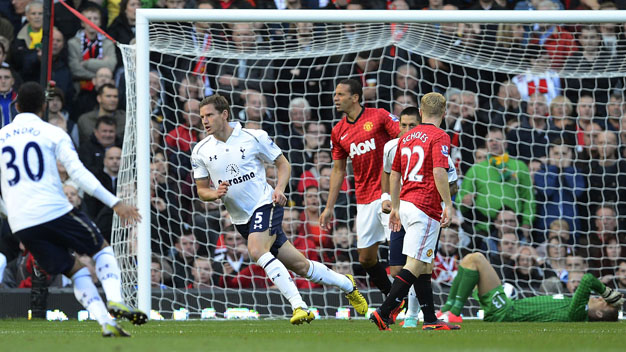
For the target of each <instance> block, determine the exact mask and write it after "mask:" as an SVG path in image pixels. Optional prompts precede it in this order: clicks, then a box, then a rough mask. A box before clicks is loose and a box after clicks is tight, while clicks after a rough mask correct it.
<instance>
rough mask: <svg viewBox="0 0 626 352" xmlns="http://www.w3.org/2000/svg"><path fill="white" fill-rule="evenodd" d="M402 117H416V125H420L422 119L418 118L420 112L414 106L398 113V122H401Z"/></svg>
mask: <svg viewBox="0 0 626 352" xmlns="http://www.w3.org/2000/svg"><path fill="white" fill-rule="evenodd" d="M402 115H408V116H415V117H417V123H418V124H420V123H422V117H421V116H420V110H419V109H418V108H416V107H415V106H408V107H406V108H404V110H402V112H401V113H400V116H398V117H399V118H400V122H402Z"/></svg>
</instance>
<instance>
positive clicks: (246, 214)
mask: <svg viewBox="0 0 626 352" xmlns="http://www.w3.org/2000/svg"><path fill="white" fill-rule="evenodd" d="M200 116H201V118H202V124H203V125H204V128H205V130H206V132H207V134H208V136H207V137H206V138H205V139H203V140H202V141H201V142H199V143H198V144H197V145H196V146H195V147H194V148H193V152H192V154H191V165H192V168H193V172H194V179H195V181H196V186H197V188H198V195H199V197H200V199H202V200H204V201H215V200H218V199H221V200H222V201H223V202H224V205H225V206H226V210H228V213H229V214H230V216H231V219H232V222H233V224H234V225H235V227H236V228H237V231H239V233H241V235H242V236H243V237H244V238H245V239H247V240H248V251H249V253H250V257H251V258H252V259H253V260H255V261H256V263H257V264H258V265H259V266H261V267H262V268H263V269H264V270H265V272H266V273H267V276H268V277H269V278H270V280H272V282H273V283H274V285H276V287H278V289H279V290H280V292H281V293H282V294H283V296H284V297H285V298H286V299H287V300H289V302H290V303H291V306H292V308H293V316H292V318H291V323H292V324H302V323H303V322H307V323H310V322H311V321H312V320H313V319H315V315H313V313H312V312H309V310H308V307H307V305H306V303H304V301H303V300H302V297H301V296H300V293H299V292H298V289H297V288H296V285H295V284H294V282H293V280H292V279H291V276H290V274H289V272H288V271H287V269H289V270H292V271H293V272H295V273H296V274H298V275H300V276H302V277H306V278H307V279H308V280H310V281H313V282H315V283H321V284H324V285H332V286H336V287H338V288H340V289H341V290H342V291H343V292H345V293H346V297H347V298H348V300H349V301H350V304H352V305H353V306H354V308H355V310H356V311H357V313H359V314H365V313H366V312H367V301H366V300H365V298H364V297H363V296H362V295H361V293H360V292H359V291H358V290H357V289H356V284H355V282H354V279H353V278H352V276H350V275H347V276H344V275H340V274H338V273H336V272H334V271H332V270H330V269H329V268H327V267H326V266H325V265H324V264H322V263H319V262H315V261H312V260H308V259H306V258H305V257H304V255H303V254H302V253H300V251H298V250H297V249H296V248H295V247H294V246H293V245H292V244H291V243H290V242H289V241H288V240H287V236H286V235H285V233H284V232H283V230H282V226H281V223H282V219H283V206H284V205H285V203H286V202H287V198H286V197H285V194H284V193H283V192H284V190H285V187H286V185H287V182H288V180H289V175H290V173H291V166H290V165H289V162H288V161H287V159H286V158H285V157H284V156H283V154H282V151H281V150H280V148H278V147H277V146H276V144H275V143H274V142H273V141H272V139H271V138H270V137H269V136H268V134H267V133H266V132H264V131H262V130H251V129H245V128H242V127H241V124H240V123H239V122H228V120H229V117H230V105H229V104H228V101H227V100H226V98H224V97H222V96H220V95H213V96H210V97H207V98H205V99H203V100H202V102H201V103H200ZM263 162H268V163H273V164H274V165H276V168H277V170H278V181H277V183H276V189H272V187H271V186H270V185H269V184H268V183H267V181H266V179H265V167H264V165H263ZM211 181H212V182H213V184H214V185H216V186H217V188H212V187H211ZM276 259H278V260H276Z"/></svg>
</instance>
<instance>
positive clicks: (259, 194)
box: [191, 122, 282, 225]
mask: <svg viewBox="0 0 626 352" xmlns="http://www.w3.org/2000/svg"><path fill="white" fill-rule="evenodd" d="M229 124H230V126H231V127H233V133H232V134H231V135H230V137H229V138H228V140H227V141H226V142H222V141H219V140H217V138H215V137H214V136H208V137H206V138H205V139H203V140H202V141H201V142H200V143H198V144H197V145H196V146H195V147H194V148H193V152H192V153H191V167H192V168H193V176H194V178H195V179H201V178H207V177H208V178H209V179H210V180H212V181H213V185H215V187H217V186H218V185H219V184H220V183H222V182H223V181H228V182H229V183H230V187H229V188H228V192H226V195H225V196H224V197H222V201H223V202H224V205H225V206H226V210H228V213H229V214H230V217H231V219H232V222H233V224H236V225H241V224H246V223H247V222H248V221H249V220H250V216H252V212H253V211H254V210H255V209H257V208H259V207H260V206H262V205H265V204H270V203H272V193H273V191H274V190H273V188H272V187H271V186H270V185H269V184H268V183H267V181H266V180H265V167H264V165H263V162H264V161H265V162H269V163H273V162H274V161H275V160H276V159H277V158H278V157H279V156H280V155H282V151H281V150H280V148H278V146H276V144H275V143H274V141H273V140H272V139H271V138H270V137H269V136H268V134H267V132H265V131H262V130H251V129H247V128H241V124H240V123H239V122H230V123H229Z"/></svg>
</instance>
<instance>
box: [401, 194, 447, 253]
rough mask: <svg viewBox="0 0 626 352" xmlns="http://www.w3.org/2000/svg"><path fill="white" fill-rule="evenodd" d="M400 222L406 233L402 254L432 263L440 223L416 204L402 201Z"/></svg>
mask: <svg viewBox="0 0 626 352" xmlns="http://www.w3.org/2000/svg"><path fill="white" fill-rule="evenodd" d="M400 222H401V223H402V226H404V230H405V231H406V234H405V235H404V243H403V244H402V254H404V255H407V256H409V257H411V258H415V259H417V260H419V261H422V262H424V263H432V262H433V259H435V246H436V245H437V238H438V237H439V221H437V220H435V219H433V218H431V217H430V216H428V215H426V213H424V212H423V211H421V210H420V209H419V208H418V207H416V206H415V204H413V203H411V202H407V201H403V200H401V201H400Z"/></svg>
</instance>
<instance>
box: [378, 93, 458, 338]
mask: <svg viewBox="0 0 626 352" xmlns="http://www.w3.org/2000/svg"><path fill="white" fill-rule="evenodd" d="M445 110H446V99H445V98H444V97H443V96H442V95H441V94H439V93H428V94H426V95H425V96H424V97H422V100H421V104H420V116H421V117H422V124H421V125H418V126H417V127H415V128H413V129H412V130H410V131H408V132H407V133H405V134H404V135H403V136H402V138H400V141H399V142H398V148H397V150H396V156H395V158H394V161H393V166H392V168H391V170H392V171H391V175H390V182H389V185H390V189H391V208H392V209H391V214H389V227H390V228H391V230H392V231H399V230H400V228H401V226H402V225H404V229H405V231H406V235H405V237H404V245H403V247H402V254H404V255H406V256H407V257H406V264H405V265H404V267H403V268H402V270H401V271H400V273H399V274H398V275H397V276H396V279H395V280H394V281H393V286H392V287H391V292H390V293H389V295H388V296H387V299H386V300H385V302H383V304H382V305H381V306H380V308H378V309H377V310H376V311H375V312H374V313H372V315H371V316H370V319H371V320H372V321H373V322H374V323H376V325H377V326H378V328H379V329H380V330H390V329H389V325H390V324H392V323H393V318H392V317H390V314H391V312H392V311H393V310H395V308H396V307H397V306H398V305H399V303H400V301H401V299H402V298H404V297H406V295H407V293H408V291H409V288H410V287H411V285H413V283H414V282H415V281H416V280H417V278H418V277H419V276H420V275H422V274H430V273H432V262H433V258H434V253H435V246H436V244H437V238H438V237H439V227H440V226H441V227H447V226H448V225H449V224H450V216H451V213H452V211H453V208H452V200H451V199H450V187H449V185H448V171H447V168H448V152H449V149H450V137H449V136H448V135H447V134H446V133H445V132H444V131H443V130H441V129H440V128H439V124H440V123H441V120H442V119H443V116H444V114H445ZM400 181H402V190H400ZM442 200H443V202H444V204H445V208H444V210H443V214H442V213H441V201H442ZM418 284H420V283H419V282H418ZM417 290H418V288H417V287H416V291H417ZM458 328H459V326H457V325H451V324H447V323H444V322H441V321H429V322H427V321H424V326H423V329H424V330H451V329H458Z"/></svg>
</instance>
